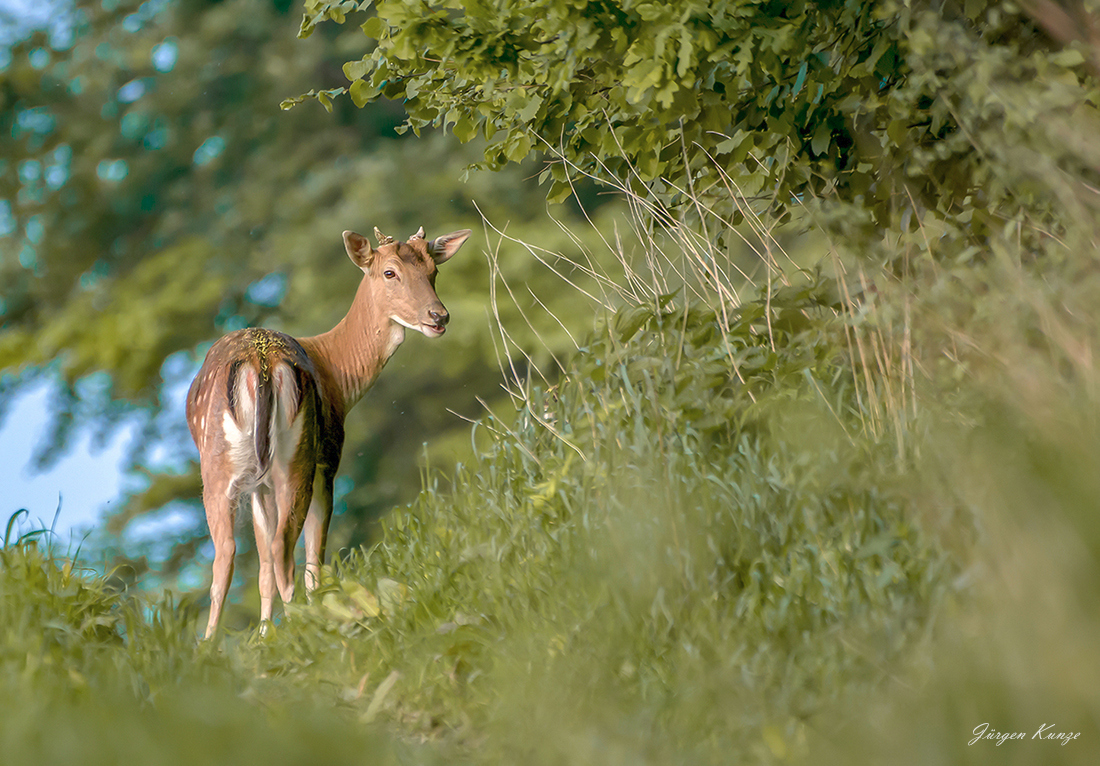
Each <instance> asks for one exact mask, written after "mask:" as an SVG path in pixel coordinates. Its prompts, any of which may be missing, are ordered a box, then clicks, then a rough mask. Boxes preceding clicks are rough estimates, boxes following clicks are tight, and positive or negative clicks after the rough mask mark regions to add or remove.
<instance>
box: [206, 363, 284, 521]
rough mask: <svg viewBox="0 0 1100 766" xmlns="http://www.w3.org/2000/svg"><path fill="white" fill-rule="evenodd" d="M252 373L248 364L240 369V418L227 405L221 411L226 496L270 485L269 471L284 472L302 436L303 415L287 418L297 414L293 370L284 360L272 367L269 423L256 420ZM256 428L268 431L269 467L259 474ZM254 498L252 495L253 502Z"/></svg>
mask: <svg viewBox="0 0 1100 766" xmlns="http://www.w3.org/2000/svg"><path fill="white" fill-rule="evenodd" d="M256 377H257V376H256V371H255V370H253V369H251V368H245V369H242V370H241V372H240V378H239V380H238V381H237V389H236V390H237V396H238V400H237V411H238V412H239V413H240V419H241V422H240V423H238V422H237V421H236V420H234V418H233V415H232V413H231V412H230V410H229V409H226V411H225V413H224V414H223V415H222V430H223V431H224V432H225V440H226V442H227V443H228V446H229V462H230V464H231V465H232V467H233V468H232V470H233V476H232V478H231V479H230V480H229V485H228V487H227V488H226V494H227V495H228V496H229V497H230V499H234V498H236V497H237V496H238V495H240V494H242V493H244V492H253V493H254V492H255V490H256V487H258V486H260V485H267V486H272V478H271V472H273V471H278V472H280V473H281V474H283V475H285V474H286V472H287V465H288V464H289V463H290V461H291V460H293V459H294V455H295V453H296V452H297V451H298V443H299V442H300V441H301V439H302V428H303V426H304V423H303V421H304V418H301V417H295V418H294V419H293V420H291V414H292V413H293V414H295V415H297V414H299V413H295V405H296V403H297V400H298V385H297V379H296V377H295V375H294V371H293V370H292V369H291V368H290V367H289V366H288V365H286V364H285V363H280V364H278V365H277V366H276V367H275V371H274V374H273V375H272V384H273V385H274V386H275V400H274V402H273V406H272V408H271V422H270V423H257V422H256V393H255V392H256ZM256 428H267V429H270V433H271V439H270V443H271V448H272V460H271V470H270V471H269V472H268V475H266V476H264V477H262V478H261V477H260V476H259V473H260V461H259V457H258V456H257V455H256V438H255V433H256ZM255 500H256V498H254V505H255Z"/></svg>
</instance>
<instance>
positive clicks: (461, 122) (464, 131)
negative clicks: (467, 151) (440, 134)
mask: <svg viewBox="0 0 1100 766" xmlns="http://www.w3.org/2000/svg"><path fill="white" fill-rule="evenodd" d="M451 132H452V133H454V135H455V138H457V139H458V140H459V141H461V142H462V143H466V142H467V141H469V140H470V139H472V138H473V137H474V136H476V135H477V123H476V122H474V121H473V120H472V119H471V118H470V116H469V115H468V114H463V115H462V116H461V117H459V118H458V121H457V122H455V124H454V126H453V127H452V128H451Z"/></svg>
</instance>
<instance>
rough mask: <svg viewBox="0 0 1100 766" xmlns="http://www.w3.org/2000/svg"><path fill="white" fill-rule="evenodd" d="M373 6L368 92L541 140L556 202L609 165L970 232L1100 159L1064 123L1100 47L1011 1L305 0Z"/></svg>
mask: <svg viewBox="0 0 1100 766" xmlns="http://www.w3.org/2000/svg"><path fill="white" fill-rule="evenodd" d="M1025 5H1026V4H1025ZM364 9H373V11H374V15H372V16H371V17H370V18H368V19H367V20H366V21H365V23H363V24H362V30H363V33H364V34H365V35H366V37H368V38H370V39H371V40H372V41H373V42H374V48H373V50H371V51H370V52H369V53H368V54H367V55H365V56H364V57H363V58H362V59H360V60H353V61H348V62H347V63H346V64H344V68H343V69H344V74H345V76H346V77H347V78H348V80H349V81H350V83H351V84H350V86H349V87H348V88H347V92H348V93H349V94H350V97H351V99H352V100H353V101H354V103H355V104H356V106H364V105H366V104H368V103H374V102H375V101H377V100H379V99H382V98H386V99H401V100H403V103H404V106H405V109H406V112H407V115H408V117H407V120H406V127H408V128H411V129H412V130H414V131H419V130H421V129H423V128H425V127H427V126H432V125H443V126H447V127H449V128H450V130H451V131H452V132H453V133H454V135H455V136H456V137H458V138H459V139H460V140H461V141H464V142H465V141H470V140H472V139H473V138H474V137H475V136H481V137H483V138H484V140H485V141H486V144H485V149H484V159H483V161H482V162H481V163H480V166H483V167H489V168H499V167H501V166H503V165H504V164H506V163H509V162H518V161H521V160H523V159H524V158H526V157H528V156H529V155H530V154H531V153H532V152H546V153H548V154H549V155H550V156H551V162H550V164H549V166H548V167H547V168H546V170H545V171H544V172H543V174H542V178H543V179H544V180H550V181H551V183H550V186H549V189H548V195H549V197H550V199H554V200H560V199H563V198H565V197H566V196H567V195H568V194H569V192H570V187H569V182H570V180H571V179H575V178H577V177H578V176H580V175H594V176H597V177H603V178H608V179H615V180H617V181H618V182H619V183H629V184H630V185H631V187H632V188H633V190H634V191H635V192H636V193H645V194H652V195H654V197H655V198H657V199H659V200H660V201H661V202H662V203H664V204H666V205H670V206H674V207H675V206H679V207H680V209H681V211H682V213H683V214H686V215H688V216H689V217H690V216H695V217H696V218H706V217H707V216H708V215H717V216H718V217H719V218H721V219H723V220H727V221H732V222H734V223H737V222H738V221H740V220H741V218H742V216H744V215H750V209H751V210H754V211H756V212H759V211H760V210H761V209H762V208H764V207H770V208H772V209H773V211H777V212H779V213H782V212H783V211H784V210H785V209H786V208H788V207H789V206H790V205H792V204H796V205H798V204H810V203H811V202H812V201H813V200H817V199H820V198H823V197H827V198H829V200H830V202H831V203H834V204H835V203H837V202H839V203H844V204H850V205H854V206H855V207H856V208H858V209H859V211H862V213H859V212H857V213H856V214H855V218H856V221H857V222H858V221H859V220H861V217H865V216H869V220H870V221H871V222H873V223H874V224H876V225H877V226H881V227H890V226H891V225H892V224H893V223H894V222H895V221H898V220H900V221H901V224H902V226H903V228H905V227H907V226H909V225H914V226H915V225H916V224H917V223H918V222H919V221H921V220H922V219H924V216H925V215H926V213H930V214H931V215H930V217H929V218H928V222H931V221H936V220H938V221H941V222H943V221H947V222H949V223H950V224H951V225H953V226H956V227H957V228H958V231H956V232H955V233H956V234H960V233H961V234H963V239H965V240H967V241H969V242H970V243H973V242H975V241H981V239H982V238H983V237H985V236H986V235H988V233H989V232H990V231H994V230H999V229H1000V228H1001V225H1002V220H1003V219H1004V218H1006V217H1007V218H1013V217H1015V216H1016V215H1018V214H1020V212H1021V210H1022V209H1024V208H1027V207H1028V206H1030V214H1032V215H1034V214H1036V213H1038V214H1040V215H1043V214H1044V212H1043V211H1047V212H1049V207H1050V205H1052V204H1054V203H1053V202H1052V201H1051V200H1049V199H1047V200H1045V201H1043V200H1036V199H1034V197H1035V196H1036V195H1038V196H1040V197H1041V196H1042V192H1041V191H1040V188H1039V187H1038V186H1037V185H1036V184H1035V178H1036V176H1037V175H1039V174H1041V173H1043V172H1045V171H1047V170H1049V169H1050V168H1062V169H1063V170H1065V169H1071V168H1072V169H1073V170H1074V171H1082V170H1085V169H1088V168H1091V164H1090V163H1089V162H1088V161H1087V160H1086V161H1084V162H1083V161H1082V158H1081V157H1080V156H1079V154H1078V153H1077V152H1076V151H1074V150H1073V149H1072V148H1069V147H1066V146H1065V143H1064V141H1062V140H1061V139H1060V138H1059V136H1062V135H1064V134H1065V129H1066V127H1067V126H1068V125H1071V124H1072V125H1074V126H1076V127H1077V128H1080V127H1087V126H1089V125H1091V126H1093V127H1095V126H1096V125H1098V124H1100V118H1098V114H1097V110H1096V103H1097V102H1096V93H1095V90H1087V95H1086V90H1085V89H1082V87H1081V85H1082V83H1083V82H1084V81H1085V78H1086V74H1087V72H1088V65H1087V61H1088V53H1087V49H1086V48H1085V47H1084V46H1083V45H1079V44H1071V45H1070V46H1069V47H1063V46H1062V44H1061V43H1062V42H1072V41H1069V40H1065V41H1054V42H1052V41H1051V40H1050V38H1049V37H1048V36H1047V34H1046V33H1045V32H1044V31H1042V30H1041V29H1039V28H1038V27H1037V26H1036V25H1035V24H1034V23H1033V22H1032V20H1031V18H1030V17H1029V16H1028V15H1027V14H1026V13H1025V12H1024V10H1022V9H1021V8H1020V7H1019V6H1016V5H1014V4H1011V3H1003V2H987V1H986V0H968V1H967V2H896V1H894V0H891V2H885V3H883V2H809V1H807V0H797V1H796V2H778V1H777V2H727V1H726V0H685V1H684V2H676V3H664V2H647V1H646V0H622V1H620V2H580V3H576V2H569V1H567V0H536V1H535V2H528V1H527V0H504V1H503V2H492V3H489V2H484V1H483V0H469V1H468V2H467V1H465V0H380V1H379V2H369V1H367V2H361V3H357V2H353V1H352V0H345V1H344V2H331V1H330V0H308V2H307V3H306V14H305V17H304V19H303V22H302V30H301V35H302V36H308V35H309V34H310V33H312V31H313V30H314V28H315V27H316V26H317V24H318V23H320V22H321V21H323V20H326V19H332V20H335V21H337V22H340V23H343V22H344V20H345V16H346V15H347V14H349V13H352V12H353V11H356V10H364ZM1036 81H1038V82H1041V83H1042V84H1043V86H1044V87H1042V88H1032V87H1027V84H1031V83H1034V82H1036ZM1090 87H1091V86H1090ZM341 90H343V89H341ZM334 93H336V91H329V92H326V97H327V96H330V95H333V94H334ZM311 95H315V96H316V95H318V94H316V93H314V94H311ZM1038 115H1043V116H1044V118H1045V119H1046V120H1047V121H1048V123H1047V125H1046V128H1045V129H1042V130H1039V131H1035V130H1034V127H1035V122H1036V118H1037V116H1038ZM1024 136H1026V137H1027V139H1028V141H1027V146H1028V148H1027V149H1026V150H1024V149H1023V145H1022V144H1021V142H1020V139H1021V138H1023V137H1024ZM1037 141H1038V142H1037ZM1022 151H1026V152H1027V160H1028V161H1026V162H1020V160H1022V159H1024V158H1023V157H1022V156H1021V155H1020V152H1022ZM1078 175H1080V173H1075V177H1077V176H1078ZM1083 175H1084V178H1085V179H1088V178H1091V177H1092V176H1091V174H1090V173H1084V174H1083ZM1077 191H1078V192H1083V191H1084V189H1083V188H1082V187H1078V189H1077ZM1037 201H1038V202H1040V203H1041V204H1039V205H1037V206H1036V205H1035V203H1036V202H1037ZM1064 202H1065V200H1063V201H1062V203H1063V204H1064ZM703 209H705V210H706V212H705V213H704V212H703ZM846 215H847V216H849V217H852V213H850V212H849V213H847V214H846ZM847 228H848V229H849V233H851V232H852V231H858V228H859V225H858V223H857V224H856V225H853V224H852V223H850V222H849V223H848V224H847ZM963 230H965V231H963Z"/></svg>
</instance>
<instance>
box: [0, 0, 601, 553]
mask: <svg viewBox="0 0 1100 766" xmlns="http://www.w3.org/2000/svg"><path fill="white" fill-rule="evenodd" d="M289 7H290V4H289V3H288V2H285V0H275V1H274V2H267V1H266V0H225V1H223V2H206V1H205V0H180V2H176V3H172V4H169V5H167V6H163V5H160V4H157V3H141V4H139V3H138V2H133V1H130V2H128V1H127V0H123V1H122V2H120V3H102V4H101V3H98V2H95V3H79V4H78V5H77V7H76V9H75V11H74V14H73V19H74V23H73V26H72V34H71V35H69V36H66V35H63V34H58V33H56V32H55V33H53V34H52V35H51V34H49V33H47V32H38V33H36V34H35V35H33V36H32V37H31V38H29V39H26V40H23V41H21V42H18V43H16V44H15V45H14V46H13V47H12V48H11V61H10V63H9V64H8V65H7V66H6V67H4V68H2V69H0V146H2V151H0V156H2V157H4V161H2V162H0V200H2V201H0V238H2V240H3V246H2V248H0V284H2V285H3V288H2V292H0V370H3V377H2V380H3V382H2V383H0V387H2V388H3V389H4V393H5V398H7V396H10V395H12V393H13V392H14V390H15V389H16V388H17V387H18V385H19V384H20V383H21V382H25V381H26V380H28V379H29V378H30V377H31V376H33V375H36V374H42V371H43V370H46V371H48V373H49V374H51V375H56V376H57V378H58V379H59V380H60V381H61V383H62V384H63V391H62V396H61V397H60V399H59V402H58V407H57V410H58V411H57V414H56V417H55V424H54V429H53V430H54V433H53V434H52V435H51V437H50V438H49V439H47V443H46V445H45V449H44V450H43V453H44V454H43V455H42V457H43V460H44V461H46V462H48V460H49V458H50V456H51V455H53V454H56V453H57V452H58V451H59V450H62V449H64V448H65V446H66V445H67V443H68V436H69V434H70V433H71V432H72V431H73V429H76V428H80V427H84V426H88V425H91V426H94V427H96V428H99V429H110V428H112V427H114V426H117V425H118V424H119V423H121V422H135V421H136V422H138V423H140V424H141V427H142V432H143V436H144V438H143V439H142V440H141V444H140V445H139V447H138V449H137V450H136V451H135V454H134V456H133V463H134V466H135V468H137V469H139V470H141V471H142V473H144V474H146V475H147V476H148V478H147V480H146V481H147V485H148V486H147V488H146V489H145V490H144V491H142V492H140V493H139V494H138V495H137V496H136V497H134V498H133V499H132V501H131V502H130V503H129V504H126V505H125V506H124V507H123V508H122V510H121V511H119V512H116V514H115V516H114V518H113V522H112V529H114V530H119V529H121V528H122V527H123V526H124V525H125V524H126V523H127V522H128V521H129V520H130V519H131V518H133V517H134V516H136V515H140V514H144V513H148V512H151V511H153V510H156V509H159V508H162V507H163V506H164V505H165V504H167V503H169V502H172V501H173V500H177V499H185V500H186V501H187V502H188V503H189V507H190V508H191V509H192V510H191V516H190V518H191V519H192V520H193V527H192V529H190V530H188V531H185V532H184V533H183V534H182V535H181V540H180V545H179V546H178V547H177V549H176V554H175V556H174V561H175V562H176V563H179V562H181V561H183V560H184V558H185V557H186V556H187V555H190V553H192V552H193V551H194V549H195V546H196V545H197V544H198V543H199V542H200V541H201V540H202V539H203V535H204V529H203V523H202V516H201V508H200V506H199V505H198V479H197V473H196V472H195V470H194V462H193V461H194V457H195V453H194V451H193V448H192V446H191V444H190V437H189V436H188V435H187V433H186V430H185V428H184V423H183V418H182V410H181V409H180V406H181V404H180V403H181V402H182V397H183V391H184V387H185V386H186V383H187V382H188V380H189V376H190V375H191V374H193V372H194V370H195V369H196V365H197V362H198V361H199V360H200V359H201V355H202V354H203V353H204V352H205V349H206V347H207V346H206V344H208V343H210V342H211V341H213V340H214V339H215V338H216V337H217V336H219V335H220V334H222V333H224V332H226V331H227V330H230V329H234V328H237V327H241V326H245V325H257V324H263V325H267V326H273V327H276V328H278V329H281V330H285V331H287V332H291V333H295V334H301V335H305V334H312V333H315V332H319V331H322V330H325V329H327V328H328V327H331V326H332V324H334V323H335V322H336V321H337V320H338V319H339V317H340V316H341V314H342V312H343V311H344V310H346V307H347V305H348V303H349V302H350V299H351V294H352V293H351V292H348V291H349V289H351V290H352V292H353V288H352V283H353V281H354V279H353V269H354V267H352V266H351V265H350V264H349V263H348V262H347V258H346V255H345V254H344V252H343V245H342V242H341V239H340V232H341V231H342V230H344V229H348V228H357V229H360V230H363V231H370V229H371V227H373V226H375V225H377V226H379V227H381V228H382V229H383V230H385V231H387V232H388V233H392V234H396V235H402V236H407V235H408V234H411V233H412V232H413V231H415V230H416V228H417V227H418V226H420V225H424V226H426V227H427V228H428V229H429V233H430V232H432V231H437V232H438V231H440V230H441V231H448V230H451V229H454V228H459V227H460V226H472V227H473V228H478V227H477V221H478V220H479V218H480V215H479V212H478V210H479V209H480V210H482V211H484V212H485V213H486V215H488V216H489V217H490V220H496V221H500V222H503V221H510V222H511V228H510V230H509V231H510V233H514V234H516V235H519V236H523V237H524V238H527V239H530V240H532V241H540V242H542V243H544V244H545V245H547V246H549V247H551V248H553V247H554V246H555V245H556V244H562V243H565V242H568V239H567V237H566V235H565V234H563V233H561V232H560V231H559V230H558V228H557V226H555V225H554V223H553V222H552V221H550V220H549V219H547V218H546V216H545V214H544V213H543V210H542V208H543V204H544V203H543V202H542V200H541V195H539V194H537V192H535V193H532V191H531V190H530V189H529V187H530V185H529V184H525V182H524V178H525V176H527V175H530V170H529V169H528V168H515V169H514V171H513V172H511V173H507V174H495V175H491V176H490V175H488V174H484V175H482V176H475V177H473V178H471V179H470V181H469V182H468V183H466V184H463V183H462V182H461V180H460V176H462V175H463V171H464V168H465V167H466V165H468V164H469V163H470V162H471V161H472V160H473V159H474V156H473V155H471V154H470V153H469V152H466V153H465V154H463V153H456V152H455V151H454V148H453V147H448V146H445V145H444V144H443V143H441V142H440V141H439V137H437V136H425V137H424V138H423V139H422V140H420V141H416V142H415V146H414V145H412V144H413V142H411V141H409V140H406V139H399V138H397V137H396V136H395V135H394V133H393V128H394V127H395V126H397V125H399V124H400V122H401V118H402V111H401V109H400V106H398V105H396V104H392V103H387V102H380V103H378V104H376V105H375V106H373V107H372V108H370V109H365V110H359V109H355V108H354V107H353V106H352V105H351V104H349V103H347V102H346V101H345V102H344V103H342V104H340V105H338V108H337V109H336V110H335V112H334V114H333V115H331V116H330V115H329V114H327V113H326V112H324V111H323V110H321V109H318V108H310V109H298V110H295V111H293V112H289V113H288V112H283V111H281V110H280V109H279V102H280V100H281V99H283V98H285V97H286V96H287V95H288V94H291V93H295V92H297V91H299V90H301V89H303V88H304V87H306V83H308V82H310V81H316V80H318V79H319V80H320V81H321V82H322V83H324V82H326V81H327V80H328V79H332V80H333V81H334V82H335V81H337V78H340V77H341V75H340V67H339V62H340V57H341V56H344V55H352V54H354V55H359V53H358V51H360V50H362V47H363V46H362V44H361V43H360V42H359V41H358V40H357V39H353V38H354V37H355V36H354V35H352V34H348V33H345V32H344V31H343V30H339V29H335V28H334V29H333V30H331V31H330V32H329V33H327V34H325V35H323V36H322V35H319V36H318V37H317V39H316V40H315V41H313V42H312V43H307V44H302V43H299V42H297V41H296V40H295V39H294V35H293V32H294V29H293V26H292V25H293V23H294V22H293V21H291V19H290V18H289V17H288V15H287V14H288V10H289ZM410 138H411V137H410ZM475 201H477V205H476V206H475ZM448 227H449V228H448ZM484 245H485V243H484V242H479V243H477V244H476V246H475V247H468V248H467V250H468V251H469V252H464V254H463V257H462V258H459V259H455V261H454V262H453V263H450V264H448V268H447V270H446V273H445V274H444V275H443V276H442V277H441V279H440V293H441V295H442V296H443V297H444V300H446V302H447V304H448V307H449V308H450V309H451V311H452V314H453V316H454V318H455V319H454V322H453V323H452V327H451V332H449V333H448V337H447V339H446V341H445V342H444V343H442V344H439V345H437V346H433V348H432V349H431V353H425V354H417V353H415V352H413V353H410V352H408V351H406V353H404V354H399V355H398V356H397V357H395V359H394V362H393V364H392V368H391V370H389V371H388V373H387V376H385V377H384V378H383V379H382V380H381V381H380V383H379V385H378V386H377V387H376V389H375V390H374V391H373V392H372V394H371V395H369V396H368V397H367V399H366V401H365V402H364V403H363V404H362V405H360V407H359V408H358V409H357V410H356V412H355V414H354V418H353V420H352V421H350V422H349V424H348V434H349V438H350V439H351V441H349V444H348V446H347V449H346V453H345V460H344V465H343V469H344V470H343V473H344V476H345V478H344V479H343V480H342V482H341V484H340V488H341V489H342V491H343V494H344V495H345V498H344V499H345V502H346V505H347V508H348V510H349V516H351V517H352V519H353V521H354V523H343V524H341V523H339V522H338V523H337V525H336V527H337V529H336V532H337V540H336V545H337V546H338V545H339V544H341V539H340V535H341V532H343V533H346V534H347V535H348V537H349V538H351V539H355V540H362V539H363V536H364V535H365V525H366V523H367V521H368V520H369V519H370V518H371V517H372V516H376V515H377V514H378V513H380V512H381V511H382V510H383V509H385V508H387V507H388V506H389V505H390V504H392V503H393V502H394V501H395V500H396V499H397V498H398V497H401V496H407V495H409V494H411V492H412V491H413V490H414V489H415V487H417V486H418V485H419V477H418V471H417V467H416V460H417V456H418V455H419V454H420V452H421V448H422V445H423V443H424V442H425V441H432V442H437V441H441V440H438V439H435V438H432V437H433V436H434V435H438V434H441V433H446V432H448V431H456V430H457V431H462V432H464V431H465V430H466V428H467V426H466V424H465V423H463V422H462V421H461V420H459V419H458V418H455V417H454V416H451V415H449V414H448V413H447V410H448V408H449V409H452V410H456V411H459V412H462V413H465V414H466V415H467V416H474V415H476V414H478V412H480V411H481V408H480V405H478V404H477V403H476V401H475V399H476V397H478V396H481V397H482V398H484V399H486V400H489V401H494V400H497V399H499V398H500V396H501V393H500V390H499V386H498V381H497V379H496V378H497V375H496V370H497V365H496V360H495V354H494V345H493V341H492V338H491V335H490V328H489V326H488V324H487V322H486V320H485V315H486V312H485V308H484V306H485V303H486V298H487V292H488V291H487V289H486V286H485V284H486V271H487V270H486V264H485V261H484V259H481V258H479V257H478V250H480V249H482V248H483V247H484ZM526 255H527V254H526V252H524V251H522V250H519V249H517V248H507V247H505V248H504V249H503V250H502V251H501V252H500V264H501V267H502V268H503V269H504V270H505V272H506V273H512V274H513V276H514V277H515V278H517V279H519V278H522V275H523V274H528V275H529V276H530V278H531V280H532V283H533V284H532V286H533V287H534V288H535V289H536V290H538V289H539V287H538V286H539V284H541V285H542V286H543V287H546V286H549V285H554V284H556V283H552V282H551V281H550V280H551V275H549V272H543V273H539V272H536V271H533V270H532V269H531V264H529V263H528V262H527V258H526ZM550 289H551V290H553V287H551V288H550ZM543 292H545V291H543ZM568 299H569V296H568V295H566V294H560V295H558V296H550V299H549V302H550V304H551V307H552V308H553V307H554V306H557V309H556V310H557V311H558V312H559V313H560V314H561V315H562V316H565V317H566V318H567V321H570V322H576V321H584V319H583V315H576V316H570V315H569V314H568V313H567V312H566V311H564V310H563V302H567V301H568ZM531 303H532V305H534V301H533V300H532V301H531ZM520 332H521V333H522V331H520ZM552 340H553V342H555V343H557V344H559V348H560V344H561V343H566V342H568V336H567V335H566V334H564V333H560V334H559V335H557V336H554V337H553V338H552ZM410 345H414V344H413V343H410ZM442 441H443V442H445V443H449V444H452V445H453V444H455V443H458V444H462V443H467V444H468V438H462V439H458V440H452V441H450V442H446V440H442ZM158 447H159V449H155V448H158ZM156 454H160V455H167V456H168V457H167V459H165V458H163V457H162V458H160V459H159V460H156V459H154V457H155V455H156ZM449 459H453V458H451V457H448V456H444V457H439V456H437V458H436V462H437V464H438V463H440V462H441V461H443V462H445V461H446V460H449ZM15 502H18V499H15Z"/></svg>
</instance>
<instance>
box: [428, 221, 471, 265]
mask: <svg viewBox="0 0 1100 766" xmlns="http://www.w3.org/2000/svg"><path fill="white" fill-rule="evenodd" d="M472 233H473V232H471V231H470V230H469V229H459V230H458V231H452V232H451V233H450V234H444V235H443V236H442V237H437V238H435V239H433V240H432V241H431V242H429V243H428V253H429V254H430V255H431V256H432V260H433V261H435V262H436V264H437V265H438V264H440V263H443V262H444V261H446V260H447V259H448V258H450V257H451V256H452V255H454V254H455V253H457V252H458V248H460V247H462V243H463V242H465V241H466V240H467V239H469V238H470V234H472Z"/></svg>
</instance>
